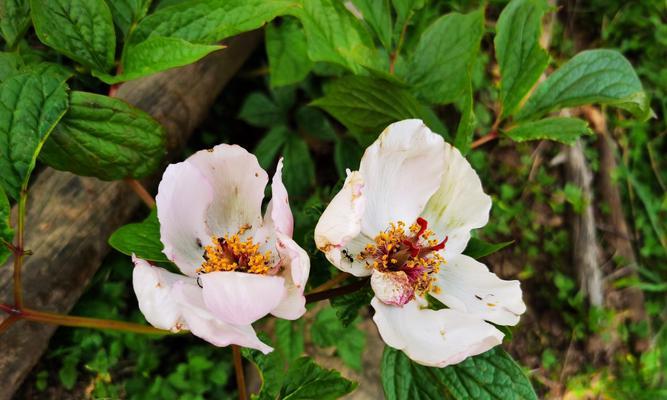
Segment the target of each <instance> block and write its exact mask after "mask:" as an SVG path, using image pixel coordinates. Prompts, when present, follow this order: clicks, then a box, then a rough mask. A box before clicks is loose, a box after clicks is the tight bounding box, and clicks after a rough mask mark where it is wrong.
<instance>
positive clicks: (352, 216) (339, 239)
mask: <svg viewBox="0 0 667 400" xmlns="http://www.w3.org/2000/svg"><path fill="white" fill-rule="evenodd" d="M364 191H365V189H364V181H363V179H362V177H361V174H360V173H359V172H357V171H355V172H350V171H349V170H348V171H347V178H346V179H345V184H344V185H343V188H342V189H341V190H340V192H338V193H337V194H336V196H334V198H333V199H332V200H331V202H330V203H329V205H328V206H327V208H326V209H325V210H324V212H323V213H322V216H321V217H320V220H319V221H318V222H317V226H315V244H316V245H317V248H318V249H320V250H321V251H323V252H324V254H325V255H326V257H327V259H328V260H329V261H330V262H331V263H332V264H333V265H335V266H336V267H337V268H338V269H340V270H341V271H344V272H348V273H351V274H353V275H355V276H368V275H370V270H369V269H368V268H366V265H365V264H364V263H361V262H359V261H358V260H357V259H356V255H357V254H358V253H359V252H360V251H361V250H363V249H364V247H365V246H366V244H368V243H371V242H372V239H369V238H367V237H366V236H365V235H360V232H361V219H362V217H363V214H364V209H365V203H366V202H365V197H364Z"/></svg>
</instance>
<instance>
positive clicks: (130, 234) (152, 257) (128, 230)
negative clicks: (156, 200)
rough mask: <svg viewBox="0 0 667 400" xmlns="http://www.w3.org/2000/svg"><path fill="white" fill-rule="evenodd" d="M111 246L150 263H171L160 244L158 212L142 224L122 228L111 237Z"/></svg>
mask: <svg viewBox="0 0 667 400" xmlns="http://www.w3.org/2000/svg"><path fill="white" fill-rule="evenodd" d="M109 244H110V245H111V247H113V248H114V249H116V250H118V251H120V252H121V253H123V254H127V255H128V256H131V255H132V254H135V255H136V256H137V257H139V258H142V259H144V260H148V261H156V262H165V263H168V262H170V261H169V260H168V259H167V257H166V256H165V255H164V253H162V249H163V248H164V246H163V245H162V242H160V222H159V221H158V219H157V210H156V209H153V210H152V211H151V213H150V214H149V215H148V217H146V219H144V220H143V221H142V222H138V223H134V224H128V225H125V226H122V227H120V228H118V229H117V230H116V232H114V233H113V234H112V235H111V237H109Z"/></svg>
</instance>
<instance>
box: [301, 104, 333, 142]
mask: <svg viewBox="0 0 667 400" xmlns="http://www.w3.org/2000/svg"><path fill="white" fill-rule="evenodd" d="M296 122H297V124H298V125H299V129H300V130H301V131H303V132H305V133H306V134H308V135H310V136H312V137H315V138H318V139H320V140H326V141H332V140H336V139H337V138H338V136H336V132H335V131H334V129H333V127H332V126H331V124H330V123H329V120H327V117H326V116H325V115H324V113H322V111H320V110H318V109H317V108H314V107H308V106H304V107H301V108H300V109H299V111H297V112H296Z"/></svg>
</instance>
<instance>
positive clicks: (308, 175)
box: [283, 135, 315, 196]
mask: <svg viewBox="0 0 667 400" xmlns="http://www.w3.org/2000/svg"><path fill="white" fill-rule="evenodd" d="M283 156H284V157H285V158H284V160H283V168H284V172H283V180H284V182H285V187H286V188H287V192H288V193H290V195H294V196H302V195H305V194H306V193H307V192H308V190H310V188H311V187H312V186H313V185H314V184H315V163H314V162H313V159H312V158H311V157H310V151H308V145H307V144H306V142H305V141H303V139H301V138H300V137H298V136H296V135H290V137H289V138H288V139H287V142H286V143H285V147H284V149H283Z"/></svg>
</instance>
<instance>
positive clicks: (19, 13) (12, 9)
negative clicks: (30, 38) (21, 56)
mask: <svg viewBox="0 0 667 400" xmlns="http://www.w3.org/2000/svg"><path fill="white" fill-rule="evenodd" d="M29 27H30V3H29V1H28V0H0V33H1V34H2V37H3V38H4V39H5V42H7V47H8V48H10V49H11V48H14V46H15V45H16V42H17V41H18V40H19V39H21V37H23V34H24V33H25V32H26V31H27V30H28V28H29Z"/></svg>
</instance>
